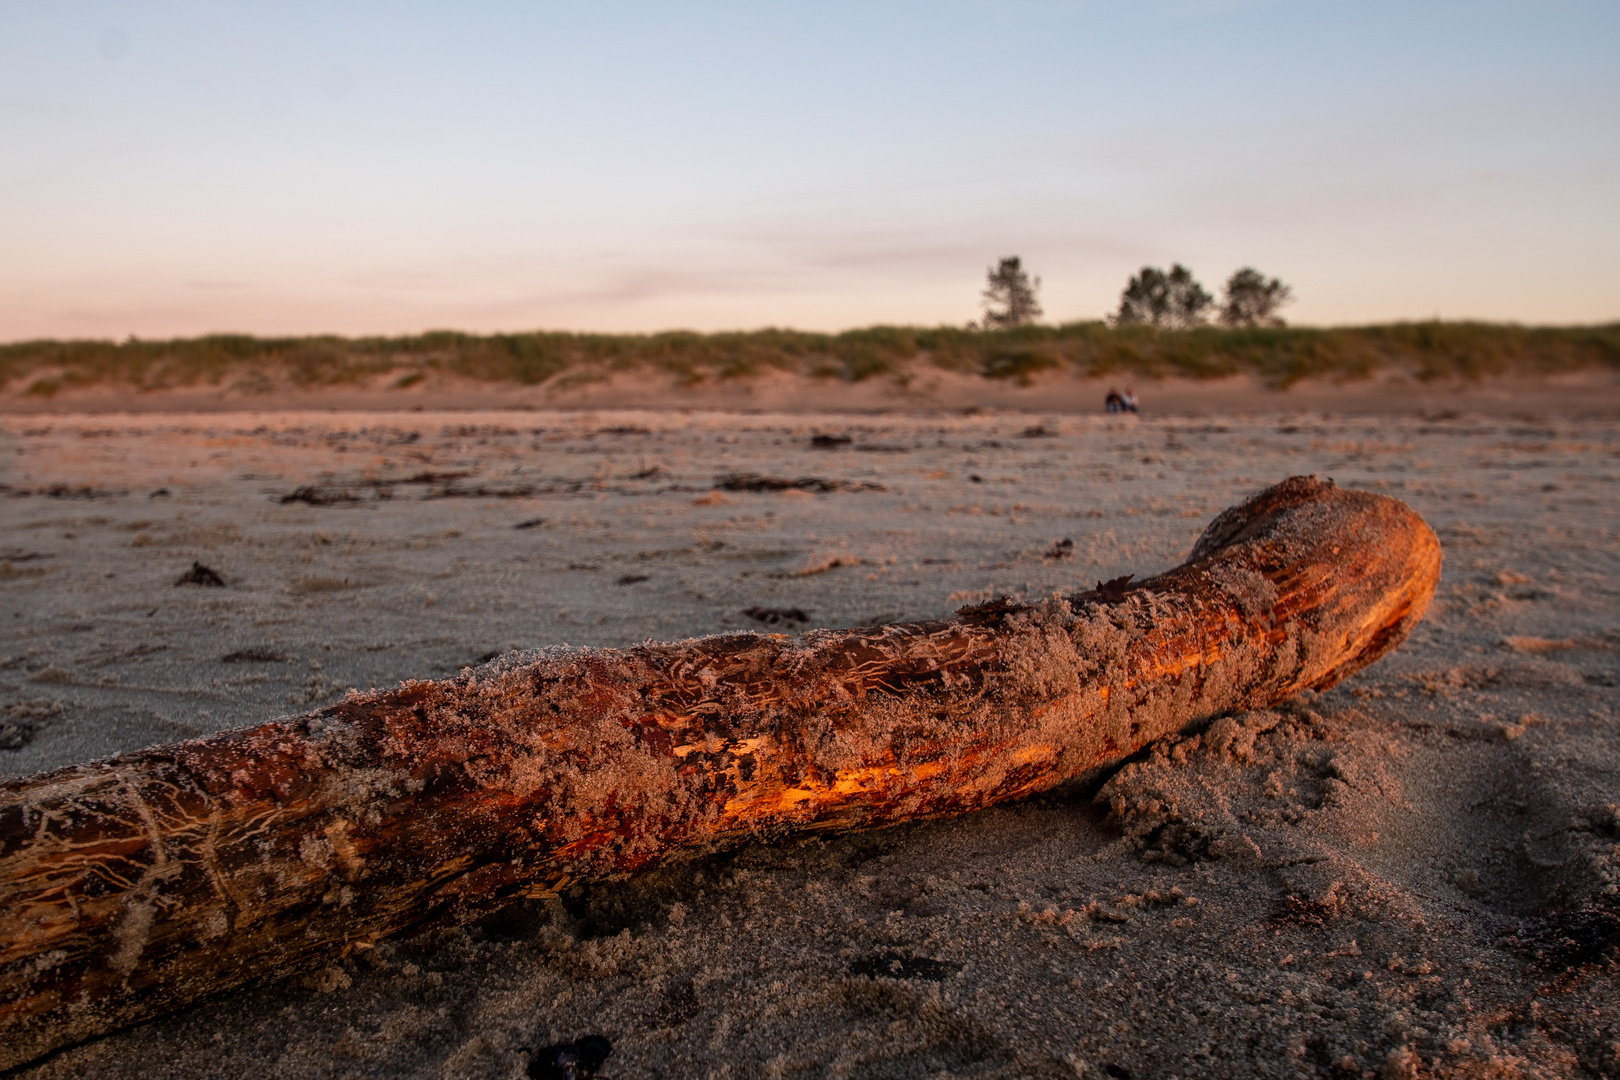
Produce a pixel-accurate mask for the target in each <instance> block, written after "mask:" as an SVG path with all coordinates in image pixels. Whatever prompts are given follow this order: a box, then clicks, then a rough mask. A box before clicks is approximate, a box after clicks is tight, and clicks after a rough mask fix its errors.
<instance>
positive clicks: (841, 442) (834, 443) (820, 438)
mask: <svg viewBox="0 0 1620 1080" xmlns="http://www.w3.org/2000/svg"><path fill="white" fill-rule="evenodd" d="M850 441H851V440H850V437H849V436H848V435H812V436H811V437H810V445H811V446H813V447H815V448H816V449H817V450H836V449H838V447H840V446H848V445H849V444H850Z"/></svg>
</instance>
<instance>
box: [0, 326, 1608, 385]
mask: <svg viewBox="0 0 1620 1080" xmlns="http://www.w3.org/2000/svg"><path fill="white" fill-rule="evenodd" d="M928 366H934V367H938V368H943V369H946V370H950V371H958V372H964V373H977V374H979V375H982V376H984V377H985V378H990V379H1012V380H1017V381H1019V382H1028V381H1030V380H1031V379H1032V378H1033V377H1034V376H1036V375H1038V374H1040V373H1042V372H1046V371H1070V372H1073V373H1075V374H1081V375H1103V374H1109V373H1115V372H1118V373H1125V372H1130V373H1134V374H1139V375H1143V376H1156V375H1181V376H1191V377H1195V378H1218V377H1221V376H1225V375H1234V374H1240V373H1247V374H1253V375H1257V376H1259V377H1260V378H1262V379H1264V380H1265V381H1266V382H1267V383H1269V384H1271V385H1273V386H1278V387H1284V386H1288V385H1290V384H1291V383H1294V382H1296V381H1298V380H1300V379H1303V378H1308V377H1325V378H1333V379H1356V378H1365V377H1367V376H1369V375H1372V374H1374V373H1377V372H1381V371H1400V372H1403V373H1406V374H1409V375H1413V376H1416V377H1418V378H1420V379H1425V380H1432V379H1446V378H1455V377H1461V378H1468V379H1477V378H1481V377H1485V376H1490V375H1504V374H1538V373H1550V372H1557V371H1569V370H1574V369H1579V368H1602V367H1607V368H1615V367H1620V323H1611V324H1608V325H1605V326H1585V327H1525V326H1515V325H1502V324H1492V323H1474V322H1421V323H1395V324H1391V325H1385V326H1362V327H1339V328H1332V329H1309V328H1278V329H1254V330H1226V329H1219V328H1215V327H1209V328H1205V329H1199V330H1191V331H1182V332H1174V333H1169V332H1161V331H1157V330H1153V329H1151V328H1146V327H1124V328H1114V327H1110V326H1108V325H1106V324H1104V323H1101V322H1079V323H1067V324H1065V325H1062V326H1031V327H1024V328H1021V329H1017V330H1000V331H981V330H966V329H958V328H954V327H936V328H922V327H906V326H874V327H868V328H866V329H862V330H849V331H845V332H844V333H840V334H817V333H805V332H802V331H797V330H775V329H769V330H754V331H747V332H726V333H715V334H699V333H693V332H690V331H671V332H666V333H659V334H572V333H554V332H543V331H537V332H533V333H519V334H490V335H478V334H465V333H461V332H459V331H453V330H435V331H430V332H428V333H425V334H415V335H409V336H402V337H364V338H343V337H335V336H323V337H285V338H268V337H252V336H249V335H245V334H211V335H208V336H206V337H197V338H176V339H174V340H170V341H141V340H138V339H134V338H131V339H129V340H128V341H123V342H112V341H24V342H17V343H14V344H9V345H0V388H4V387H12V386H15V385H21V386H22V387H23V388H24V389H25V391H26V392H27V393H29V394H36V395H41V396H47V397H48V396H51V395H54V394H56V393H57V392H59V391H61V390H64V389H69V388H74V387H86V386H95V385H98V384H112V383H116V384H121V385H127V386H131V387H134V388H137V389H140V390H158V389H164V388H170V387H177V386H196V385H210V386H221V385H229V386H233V387H235V388H237V389H241V390H246V391H253V390H266V391H268V390H270V389H272V388H273V387H275V386H277V385H285V384H288V383H290V384H292V385H295V386H304V387H317V386H324V385H333V384H341V383H357V382H362V381H367V382H369V381H373V380H382V381H383V382H384V384H385V385H386V384H389V383H391V384H393V385H398V386H409V385H411V384H413V383H415V382H419V381H421V380H422V379H424V378H426V377H427V376H429V375H431V374H435V373H446V374H454V375H460V376H465V377H470V378H473V379H479V380H488V381H492V382H516V383H520V384H526V385H536V384H539V383H544V382H547V381H550V380H556V381H557V382H556V384H557V385H566V384H568V383H570V382H573V381H576V380H590V379H598V378H601V377H602V376H604V375H606V374H610V373H613V372H633V371H642V372H648V373H663V374H666V375H668V376H671V377H673V378H675V379H677V380H678V381H680V382H682V383H685V384H688V385H696V384H699V383H703V382H705V381H708V380H712V379H744V378H748V377H750V376H753V375H758V374H761V373H764V372H768V371H785V372H793V373H799V374H803V375H807V376H811V377H815V378H824V379H839V380H843V381H846V382H860V381H862V380H864V379H871V378H876V377H890V378H898V379H902V380H904V379H907V378H910V377H911V376H912V375H914V374H915V373H917V372H918V371H919V370H921V369H923V368H926V367H928Z"/></svg>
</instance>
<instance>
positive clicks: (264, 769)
mask: <svg viewBox="0 0 1620 1080" xmlns="http://www.w3.org/2000/svg"><path fill="white" fill-rule="evenodd" d="M1439 569H1440V548H1439V544H1438V542H1437V541H1436V540H1435V537H1434V534H1433V533H1432V532H1431V531H1430V530H1429V528H1428V527H1427V526H1426V525H1425V524H1424V523H1423V522H1422V520H1421V519H1420V518H1418V517H1417V515H1416V514H1414V513H1412V511H1410V510H1409V509H1408V508H1407V507H1405V506H1404V505H1402V504H1401V503H1398V502H1395V501H1394V500H1391V499H1387V498H1383V497H1381V496H1375V495H1369V494H1361V493H1353V492H1346V491H1342V490H1340V489H1338V488H1336V487H1334V486H1333V485H1332V484H1331V482H1326V481H1318V480H1315V479H1306V478H1302V477H1295V478H1293V479H1290V480H1287V481H1285V482H1284V483H1282V484H1279V485H1277V486H1276V487H1273V488H1271V489H1269V490H1267V491H1265V492H1263V493H1261V494H1260V495H1258V496H1256V497H1254V498H1253V499H1251V500H1249V501H1248V502H1246V503H1244V504H1243V505H1242V506H1239V507H1236V508H1234V509H1232V510H1228V511H1226V512H1225V513H1224V514H1222V515H1221V516H1219V517H1218V518H1216V519H1215V521H1214V522H1213V523H1212V524H1211V525H1210V527H1209V528H1208V529H1207V530H1206V531H1205V533H1204V536H1203V538H1202V539H1201V540H1200V541H1199V542H1198V545H1197V546H1196V547H1195V548H1194V550H1193V553H1192V556H1191V558H1190V559H1189V560H1188V561H1187V562H1186V563H1185V564H1183V565H1182V566H1180V567H1177V568H1176V569H1174V570H1171V571H1169V572H1168V573H1165V574H1161V575H1159V576H1158V577H1155V578H1151V579H1148V580H1146V581H1142V582H1139V583H1136V584H1130V585H1121V586H1110V587H1099V588H1098V589H1097V590H1094V591H1091V592H1086V593H1082V594H1079V595H1075V596H1072V597H1068V598H1066V599H1065V598H1056V597H1054V598H1053V599H1052V600H1051V601H1049V602H1047V603H1044V604H1040V605H1034V606H1020V605H1015V604H1010V603H1005V602H997V603H992V604H986V605H983V606H980V607H974V608H967V609H964V610H962V611H960V612H958V613H957V614H956V615H955V616H954V617H953V618H949V619H944V620H941V621H938V622H930V623H915V624H907V625H900V626H888V627H879V628H860V629H854V630H837V631H816V632H812V633H808V634H804V635H802V636H800V637H789V636H784V635H776V634H772V635H759V634H733V635H724V636H719V637H710V638H700V639H697V640H693V641H685V642H678V643H674V644H647V645H641V646H637V647H635V648H631V649H625V650H603V651H594V650H566V651H565V650H556V651H546V652H542V653H539V654H530V655H528V656H525V657H521V658H517V659H507V660H503V661H497V662H496V663H494V664H491V665H488V666H486V667H483V668H479V669H477V670H474V671H471V672H468V673H464V674H463V675H462V676H461V677H459V678H455V679H450V680H446V681H443V682H412V683H406V684H404V685H402V686H400V687H399V688H398V689H394V690H389V691H386V692H383V693H372V694H362V695H353V696H351V697H350V698H348V699H347V700H346V701H344V702H342V703H341V704H338V705H333V706H331V707H329V708H326V709H322V710H320V711H318V712H315V713H311V714H308V715H306V716H302V717H298V718H295V719H290V720H281V721H276V722H274V723H268V724H262V725H260V726H258V727H254V728H247V729H242V730H238V731H234V732H229V733H226V734H223V735H216V736H213V737H210V738H206V739H198V740H195V741H192V742H186V743H181V744H178V745H175V746H167V747H160V748H156V749H149V750H142V751H140V752H138V753H134V754H129V755H126V756H123V757H119V758H115V759H112V760H108V761H101V762H96V763H93V764H89V765H76V766H73V767H71V768H66V769H60V770H57V771H56V772H52V773H47V774H44V775H40V776H36V777H32V778H29V779H25V780H19V781H13V782H10V783H7V784H5V785H3V787H0V1045H3V1047H4V1049H3V1050H0V1066H9V1065H14V1064H16V1063H19V1062H22V1061H26V1060H29V1059H30V1058H32V1057H34V1056H36V1055H38V1054H40V1053H43V1052H45V1051H47V1050H49V1049H51V1048H52V1047H55V1046H59V1045H62V1044H64V1043H67V1042H70V1041H73V1040H76V1039H80V1038H83V1037H85V1036H88V1035H91V1034H94V1033H97V1032H101V1031H105V1030H108V1029H110V1028H112V1027H115V1026H118V1025H121V1024H125V1023H128V1022H130V1021H134V1020H137V1019H140V1018H143V1017H148V1016H152V1015H154V1014H157V1013H160V1012H163V1011H165V1010H169V1009H173V1008H176V1007H178V1006H181V1005H184V1004H186V1003H188V1002H190V1001H194V1000H196V999H198V998H200V997H203V996H206V995H210V994H216V993H219V992H221V991H224V990H228V989H230V988H232V987H236V986H239V985H241V984H243V983H246V982H249V981H250V980H258V979H265V978H273V977H277V976H281V975H285V974H287V973H290V972H294V971H297V970H299V969H302V968H306V967H309V966H313V965H318V964H323V963H329V962H330V961H331V960H332V958H333V957H334V956H337V955H342V954H346V953H348V952H351V951H353V950H356V949H365V948H369V947H371V946H372V945H373V944H374V943H375V942H377V941H378V940H380V939H382V938H385V937H388V936H390V935H394V934H399V933H401V932H405V931H413V930H419V929H422V928H425V927H428V926H434V925H443V924H447V923H456V922H462V921H465V920H467V919H471V918H473V917H475V916H478V915H480V914H483V913H486V912H489V911H492V910H494V909H496V908H499V907H500V906H502V905H503V904H506V903H507V902H509V901H511V900H514V899H517V898H519V897H536V896H546V895H550V894H553V893H555V892H556V891H557V890H559V889H562V888H564V887H566V886H568V885H569V884H571V883H574V882H579V881H585V880H591V879H601V878H606V877H612V876H618V875H624V874H627V873H630V872H632V871H636V870H639V869H642V868H645V867H649V866H652V865H654V864H656V863H659V862H661V861H664V860H668V859H671V858H679V857H690V856H692V855H694V854H698V853H702V852H705V851H711V850H714V849H717V848H721V847H724V846H727V845H734V844H739V843H743V842H747V841H755V840H762V839H771V838H776V837H782V836H786V835H790V834H794V833H805V832H810V831H816V830H823V831H831V830H850V829H862V828H871V827H874V826H879V825H887V824H891V823H894V822H899V821H906V820H911V819H916V818H924V817H934V816H939V815H945V814H955V813H960V812H962V811H966V810H974V809H977V808H980V807H984V806H988V805H990V804H992V803H997V802H1001V801H1004V800H1007V799H1014V798H1018V797H1019V796H1022V795H1027V794H1029V793H1031V792H1035V791H1040V790H1042V789H1045V788H1048V787H1051V786H1053V785H1056V784H1059V783H1062V782H1064V781H1071V780H1076V779H1085V778H1088V777H1093V776H1095V775H1097V774H1099V773H1100V772H1101V771H1102V770H1103V769H1105V768H1107V767H1108V766H1109V765H1111V764H1113V763H1116V762H1118V761H1119V760H1121V759H1122V758H1124V757H1125V756H1127V755H1129V754H1130V753H1132V752H1133V751H1135V750H1137V749H1139V748H1140V747H1142V746H1143V745H1145V744H1146V743H1148V742H1150V741H1152V740H1154V739H1157V738H1160V737H1161V736H1164V735H1167V734H1169V733H1171V732H1175V731H1178V730H1184V729H1186V728H1189V727H1192V726H1195V725H1197V724H1199V723H1201V722H1203V721H1206V720H1208V719H1209V718H1210V717H1212V716H1215V715H1217V714H1219V713H1222V712H1225V711H1229V710H1232V709H1238V708H1244V707H1258V706H1263V705H1266V704H1269V703H1272V702H1275V701H1278V700H1280V699H1283V698H1286V697H1288V696H1289V695H1291V694H1293V693H1295V692H1297V691H1299V690H1301V689H1305V688H1315V689H1323V688H1326V687H1328V686H1331V685H1333V684H1334V683H1336V682H1337V681H1339V680H1340V679H1342V678H1344V677H1345V676H1346V675H1348V674H1350V673H1351V672H1354V671H1356V670H1358V669H1359V668H1361V667H1363V666H1364V665H1366V664H1368V663H1371V662H1372V661H1373V660H1375V659H1377V658H1378V657H1379V656H1381V655H1383V654H1384V653H1386V652H1388V651H1389V650H1390V649H1392V648H1394V647H1395V646H1396V645H1398V644H1399V643H1400V642H1401V641H1402V640H1403V639H1404V638H1405V637H1406V635H1407V633H1408V631H1409V630H1410V629H1411V627H1412V626H1413V625H1414V624H1415V623H1416V622H1417V620H1418V619H1419V618H1420V617H1421V615H1422V613H1423V611H1424V609H1425V607H1426V606H1427V605H1428V602H1429V598H1430V596H1431V595H1432V594H1433V591H1434V586H1435V583H1436V581H1437V579H1438V576H1439Z"/></svg>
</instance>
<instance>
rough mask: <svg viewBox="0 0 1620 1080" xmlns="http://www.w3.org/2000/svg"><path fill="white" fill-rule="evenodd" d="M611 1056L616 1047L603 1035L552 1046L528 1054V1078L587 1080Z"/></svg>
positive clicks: (589, 1036)
mask: <svg viewBox="0 0 1620 1080" xmlns="http://www.w3.org/2000/svg"><path fill="white" fill-rule="evenodd" d="M612 1053H613V1044H612V1043H610V1042H609V1041H608V1040H607V1039H606V1038H604V1037H603V1036H601V1035H582V1036H580V1037H579V1038H577V1039H575V1040H574V1041H573V1042H565V1043H552V1044H551V1045H550V1046H542V1047H541V1048H540V1049H538V1050H535V1051H534V1052H532V1053H531V1054H530V1055H529V1076H531V1077H532V1078H534V1080H587V1078H589V1077H593V1076H595V1075H596V1074H597V1073H596V1071H597V1070H598V1069H600V1068H601V1067H602V1063H603V1062H605V1061H607V1059H608V1058H609V1057H610V1056H611V1055H612Z"/></svg>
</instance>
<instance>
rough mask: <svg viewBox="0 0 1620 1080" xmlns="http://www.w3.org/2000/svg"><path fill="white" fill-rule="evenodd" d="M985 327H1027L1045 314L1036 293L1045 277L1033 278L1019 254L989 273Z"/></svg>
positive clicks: (996, 328) (988, 328)
mask: <svg viewBox="0 0 1620 1080" xmlns="http://www.w3.org/2000/svg"><path fill="white" fill-rule="evenodd" d="M985 277H986V279H987V284H986V286H985V290H984V328H985V329H986V330H1006V329H1010V328H1011V327H1014V326H1026V325H1028V324H1029V323H1032V322H1034V321H1035V320H1036V319H1038V318H1040V317H1041V304H1040V301H1039V300H1038V299H1036V297H1035V293H1036V291H1037V290H1038V289H1040V287H1041V279H1040V278H1035V279H1033V280H1031V278H1030V276H1029V274H1028V273H1027V272H1026V271H1025V270H1024V266H1023V263H1022V261H1021V260H1020V259H1019V258H1018V256H1017V255H1009V256H1007V257H1006V258H1005V259H1002V260H1001V263H1000V265H998V266H992V267H991V268H990V269H989V271H988V272H987V273H986V275H985Z"/></svg>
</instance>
